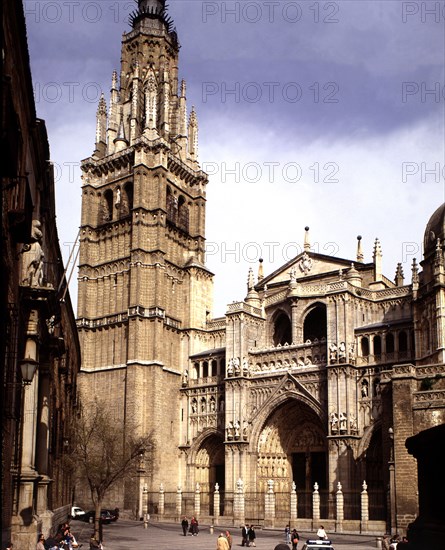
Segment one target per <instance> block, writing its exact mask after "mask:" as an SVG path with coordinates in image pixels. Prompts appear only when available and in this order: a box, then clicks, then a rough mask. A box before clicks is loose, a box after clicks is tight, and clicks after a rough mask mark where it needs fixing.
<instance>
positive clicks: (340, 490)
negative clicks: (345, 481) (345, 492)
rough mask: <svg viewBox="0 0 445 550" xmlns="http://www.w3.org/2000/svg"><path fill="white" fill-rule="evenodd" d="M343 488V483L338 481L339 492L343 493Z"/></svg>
mask: <svg viewBox="0 0 445 550" xmlns="http://www.w3.org/2000/svg"><path fill="white" fill-rule="evenodd" d="M342 489H343V487H342V484H341V483H340V482H338V483H337V491H338V492H339V493H341V492H342Z"/></svg>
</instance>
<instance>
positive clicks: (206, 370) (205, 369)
mask: <svg viewBox="0 0 445 550" xmlns="http://www.w3.org/2000/svg"><path fill="white" fill-rule="evenodd" d="M208 376H209V363H208V361H204V363H203V364H202V377H203V378H207V377H208Z"/></svg>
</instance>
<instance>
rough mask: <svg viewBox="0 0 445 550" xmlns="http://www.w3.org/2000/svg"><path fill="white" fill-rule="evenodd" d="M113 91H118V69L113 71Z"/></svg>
mask: <svg viewBox="0 0 445 550" xmlns="http://www.w3.org/2000/svg"><path fill="white" fill-rule="evenodd" d="M111 89H112V90H117V71H116V69H115V70H114V71H113V74H112V76H111Z"/></svg>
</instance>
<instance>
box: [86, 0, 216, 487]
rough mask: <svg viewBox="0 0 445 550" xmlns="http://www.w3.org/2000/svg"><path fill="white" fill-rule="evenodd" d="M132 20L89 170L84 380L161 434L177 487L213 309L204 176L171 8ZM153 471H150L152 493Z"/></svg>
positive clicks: (161, 455) (160, 3) (150, 5)
mask: <svg viewBox="0 0 445 550" xmlns="http://www.w3.org/2000/svg"><path fill="white" fill-rule="evenodd" d="M130 22H131V26H132V29H131V30H130V32H128V33H126V34H124V35H123V38H122V54H121V69H120V74H119V76H118V73H117V72H116V71H114V72H113V75H112V79H111V91H110V99H109V104H108V106H107V103H106V100H105V97H103V96H102V97H101V99H100V102H99V105H98V109H97V118H96V143H95V148H94V152H93V154H92V156H91V157H89V158H87V159H85V160H84V161H83V162H82V219H81V231H80V236H81V238H80V261H79V290H78V320H77V323H78V330H79V335H80V340H81V346H82V375H81V384H82V387H83V389H84V390H85V391H86V393H87V394H89V395H101V394H103V393H104V392H105V394H106V395H107V396H108V401H109V403H110V407H111V408H113V410H114V413H113V414H115V415H116V417H117V418H120V419H122V420H123V421H124V422H125V423H132V424H133V425H134V426H136V427H137V429H138V430H140V431H141V432H142V433H153V436H154V440H155V445H156V448H155V457H154V462H155V463H156V470H157V471H159V470H162V471H163V480H164V481H165V479H166V477H168V476H166V473H168V472H169V471H171V473H172V476H171V477H172V479H174V483H175V484H176V483H177V479H178V456H177V455H178V450H177V449H178V445H179V441H180V435H181V434H180V432H181V429H182V428H181V425H180V416H181V413H180V396H179V393H180V392H179V388H180V386H181V374H182V373H183V371H184V370H185V369H186V368H187V359H188V356H189V354H190V353H193V352H194V346H195V342H197V340H198V338H199V333H200V331H202V329H204V328H205V324H206V318H207V316H208V314H209V312H211V310H212V306H213V304H212V299H213V298H212V289H213V280H212V277H213V276H212V274H211V273H210V272H209V271H208V270H207V269H206V267H205V266H204V251H205V202H206V199H205V192H206V185H207V182H208V179H207V175H206V174H205V173H204V172H203V171H202V170H201V169H200V165H199V163H198V121H197V115H196V112H195V110H194V109H192V110H191V112H190V113H189V115H187V105H186V83H185V81H184V80H183V81H182V82H181V83H179V82H178V54H179V48H180V46H179V42H178V37H177V34H176V31H175V30H174V29H173V26H172V21H171V19H170V18H169V16H168V15H167V13H166V7H165V0H139V2H138V9H137V10H136V11H135V12H133V13H132V15H131V16H130ZM84 393H85V392H84ZM157 471H151V472H148V471H147V472H146V474H145V479H144V484H146V485H147V487H148V488H149V489H150V487H155V488H156V489H157V488H158V486H159V485H157V484H159V478H158V475H157ZM142 477H144V476H142ZM174 487H175V488H176V485H175V486H174Z"/></svg>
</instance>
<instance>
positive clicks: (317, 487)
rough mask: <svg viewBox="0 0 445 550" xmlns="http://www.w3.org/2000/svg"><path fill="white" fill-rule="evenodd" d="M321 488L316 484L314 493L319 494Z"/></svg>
mask: <svg viewBox="0 0 445 550" xmlns="http://www.w3.org/2000/svg"><path fill="white" fill-rule="evenodd" d="M319 488H320V486H319V485H318V483H317V482H315V483H314V493H318V489H319Z"/></svg>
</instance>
